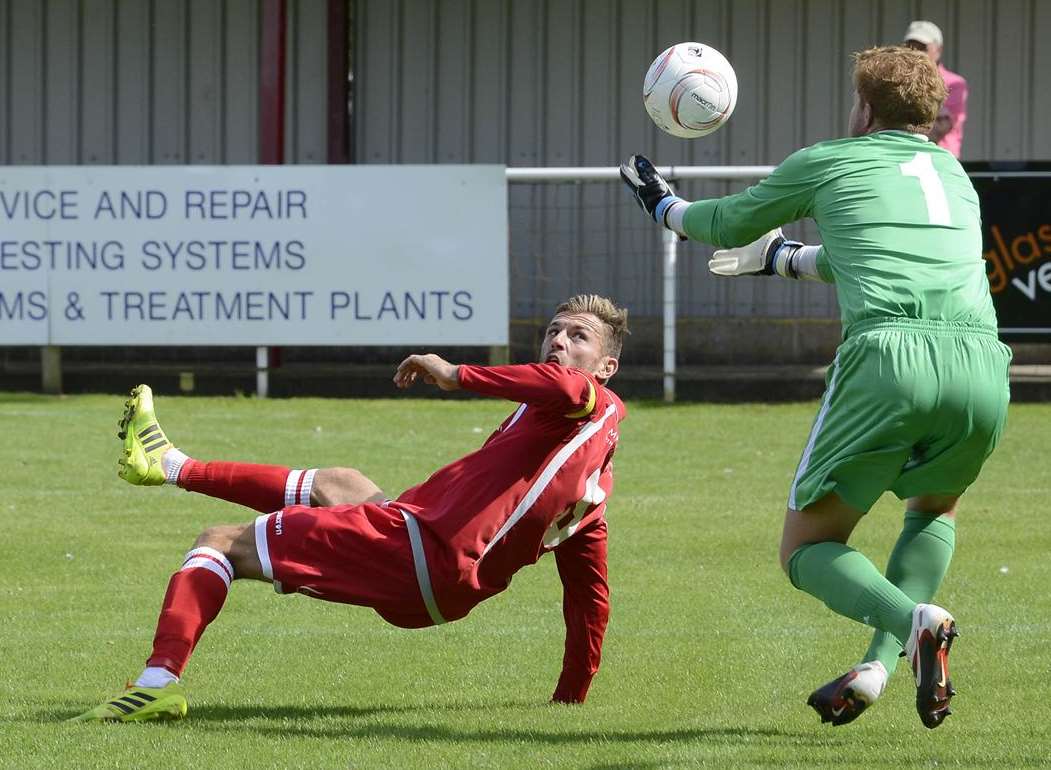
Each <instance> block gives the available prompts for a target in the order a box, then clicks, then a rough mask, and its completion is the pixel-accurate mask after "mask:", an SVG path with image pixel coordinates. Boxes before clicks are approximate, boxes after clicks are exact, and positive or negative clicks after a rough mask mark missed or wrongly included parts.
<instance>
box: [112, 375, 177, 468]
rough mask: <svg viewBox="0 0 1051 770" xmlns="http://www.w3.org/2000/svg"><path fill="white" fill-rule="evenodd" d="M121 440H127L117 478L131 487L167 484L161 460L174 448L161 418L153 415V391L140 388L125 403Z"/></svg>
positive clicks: (118, 463) (132, 392)
mask: <svg viewBox="0 0 1051 770" xmlns="http://www.w3.org/2000/svg"><path fill="white" fill-rule="evenodd" d="M119 426H120V430H119V431H118V432H117V438H119V439H122V440H123V441H124V451H123V453H122V455H121V457H120V459H119V460H117V465H118V466H120V467H119V470H118V471H117V475H118V476H120V477H121V478H122V479H124V480H125V481H127V482H128V483H129V484H135V485H137V486H146V487H153V486H157V485H159V484H163V483H164V468H163V467H162V466H161V458H162V457H164V453H165V452H167V451H168V450H169V449H171V448H172V442H170V441H169V440H168V437H167V436H165V435H164V431H163V430H161V426H160V423H158V422H157V415H155V414H154V413H153V391H152V390H150V386H149V385H139V386H138V387H136V388H135V389H133V390H132V391H131V397H130V398H129V399H128V400H127V401H125V402H124V415H123V416H122V417H121V418H120V423H119Z"/></svg>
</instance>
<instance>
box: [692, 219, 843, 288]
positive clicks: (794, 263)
mask: <svg viewBox="0 0 1051 770" xmlns="http://www.w3.org/2000/svg"><path fill="white" fill-rule="evenodd" d="M820 253H821V247H820V246H805V245H804V244H802V243H800V242H799V241H790V240H788V239H787V238H785V234H784V233H783V232H781V228H780V227H778V228H775V229H773V230H771V231H770V232H768V233H766V234H765V235H762V236H761V237H760V238H759V239H758V240H756V241H753V242H752V243H749V244H748V245H747V246H738V247H737V248H733V249H720V250H719V251H716V252H715V253H714V254H712V256H711V258H710V259H709V260H708V269H709V270H710V271H711V272H712V273H714V274H715V275H730V276H733V275H780V276H781V277H783V278H803V279H807V280H812V281H827V282H829V283H831V277H830V276H829V277H827V278H826V274H823V273H822V272H821V269H820V265H819V264H818V263H819V259H820Z"/></svg>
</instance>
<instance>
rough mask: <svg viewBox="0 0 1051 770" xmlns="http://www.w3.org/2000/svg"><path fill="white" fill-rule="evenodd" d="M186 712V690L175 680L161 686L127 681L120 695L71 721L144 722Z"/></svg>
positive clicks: (176, 716)
mask: <svg viewBox="0 0 1051 770" xmlns="http://www.w3.org/2000/svg"><path fill="white" fill-rule="evenodd" d="M184 716H186V694H185V693H184V692H183V688H182V685H181V684H179V683H178V682H169V683H168V684H166V685H165V686H164V687H136V686H135V685H132V684H129V685H128V686H127V687H126V688H125V689H124V692H122V693H121V694H120V695H117V696H115V697H113V698H111V699H110V700H108V701H106V702H105V703H102V704H100V705H98V706H95V708H93V709H91V710H90V711H85V712H84V713H83V714H81V715H80V716H76V717H73V718H72V719H70V720H69V721H70V722H146V721H149V720H152V719H182V718H183V717H184Z"/></svg>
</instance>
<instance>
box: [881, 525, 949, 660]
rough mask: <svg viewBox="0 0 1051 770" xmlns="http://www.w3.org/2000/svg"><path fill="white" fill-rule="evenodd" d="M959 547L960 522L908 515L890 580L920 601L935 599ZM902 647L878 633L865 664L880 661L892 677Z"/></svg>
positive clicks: (893, 557) (889, 569) (892, 560)
mask: <svg viewBox="0 0 1051 770" xmlns="http://www.w3.org/2000/svg"><path fill="white" fill-rule="evenodd" d="M955 547H956V519H954V518H946V517H945V516H940V515H938V514H936V513H921V512H919V511H906V512H905V526H904V527H902V530H901V535H900V536H899V537H898V542H897V543H896V544H895V545H894V550H893V551H892V552H891V554H890V561H888V562H887V580H889V581H890V582H891V583H893V584H894V585H896V586H897V587H898V588H900V589H901V590H902V591H904V592H905V594H906V595H907V596H908V597H909V598H910V599H912V600H913V601H916V602H921V603H923V604H926V603H927V602H929V601H931V600H932V599H933V598H934V594H935V592H936V591H937V590H938V586H940V585H941V582H942V578H944V577H945V572H946V570H948V569H949V562H950V561H951V560H952V552H953V549H954V548H955ZM900 653H901V644H899V643H898V640H897V639H895V638H894V637H893V636H891V635H890V634H887V633H884V632H883V631H877V632H876V633H875V635H874V636H873V637H872V643H871V644H870V645H869V649H868V652H866V653H865V657H864V658H862V660H863V661H864V662H866V663H867V662H868V661H870V660H878V661H879V662H880V663H882V664H883V665H884V666H885V667H886V669H887V673H888V674H893V673H894V669H895V668H896V667H897V665H898V656H899V654H900Z"/></svg>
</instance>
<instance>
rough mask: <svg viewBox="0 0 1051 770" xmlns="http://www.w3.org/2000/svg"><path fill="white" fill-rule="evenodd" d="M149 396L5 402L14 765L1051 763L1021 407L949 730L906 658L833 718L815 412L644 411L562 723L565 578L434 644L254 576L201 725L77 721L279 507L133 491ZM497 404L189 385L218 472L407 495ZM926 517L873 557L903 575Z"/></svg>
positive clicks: (3, 713)
mask: <svg viewBox="0 0 1051 770" xmlns="http://www.w3.org/2000/svg"><path fill="white" fill-rule="evenodd" d="M121 403H122V399H121V398H120V397H116V396H113V397H100V396H91V397H74V398H46V397H36V396H11V395H0V437H2V438H3V440H2V442H0V487H2V489H3V494H2V496H0V513H2V517H0V521H2V523H3V536H2V537H0V569H2V570H3V572H2V574H3V580H2V582H0V652H2V654H0V766H2V767H11V768H31V767H70V768H72V767H147V766H150V767H187V768H189V767H193V768H202V767H244V766H261V767H343V768H407V767H425V768H433V767H472V768H479V767H492V768H510V767H529V768H542V767H545V768H546V767H566V768H610V769H612V768H656V767H693V766H712V767H734V766H738V767H753V766H775V767H781V766H784V767H813V766H832V765H834V766H838V767H843V766H857V767H869V768H871V767H903V766H904V767H908V766H918V767H943V766H951V767H955V766H970V767H995V768H1000V767H1025V766H1028V767H1036V766H1046V765H1047V763H1048V762H1049V757H1051V737H1049V732H1048V731H1049V728H1048V725H1049V724H1051V705H1049V704H1051V684H1049V682H1051V677H1049V673H1051V653H1049V651H1048V643H1049V641H1051V591H1049V586H1051V554H1049V552H1051V535H1049V534H1048V531H1049V530H1048V521H1047V516H1048V501H1049V499H1051V463H1049V461H1048V452H1049V449H1051V406H1049V405H1018V406H1015V407H1012V411H1011V417H1010V424H1009V426H1008V430H1007V433H1006V435H1005V437H1004V441H1003V444H1002V446H1001V448H1000V449H999V450H998V451H997V453H996V454H995V455H994V456H993V457H992V459H991V460H990V461H989V463H988V465H987V466H986V470H985V472H984V474H983V476H982V477H981V478H980V479H979V481H978V483H977V484H976V485H975V486H974V488H973V489H972V490H971V491H970V492H969V493H968V495H967V497H966V498H965V500H964V504H963V506H962V509H961V513H960V527H959V533H958V547H957V552H956V559H955V561H954V563H953V565H952V567H951V569H950V572H949V576H948V578H947V580H946V583H945V585H944V586H943V589H942V591H941V594H940V595H939V599H938V600H939V603H942V604H944V605H945V606H947V607H948V608H950V609H951V610H952V611H953V612H954V613H955V614H956V617H957V620H958V621H959V624H960V628H961V630H962V633H963V635H962V636H961V638H960V640H959V642H958V644H957V645H956V646H955V647H954V648H953V679H954V681H955V683H956V685H957V688H958V690H959V692H960V694H959V696H958V697H957V699H956V700H955V701H954V704H953V705H954V710H955V714H954V715H953V716H952V717H951V718H950V719H949V720H948V721H947V723H946V724H945V725H944V726H943V727H941V728H939V729H938V730H935V731H928V730H926V729H925V728H923V727H922V725H921V724H920V722H919V719H918V718H917V716H916V714H915V711H914V709H913V698H914V687H913V685H912V682H911V679H910V676H909V672H908V671H907V669H906V667H905V666H901V667H899V669H898V671H897V673H896V674H895V676H894V677H892V680H891V684H890V687H889V689H888V692H887V693H886V694H885V695H884V697H883V698H882V699H881V700H880V701H879V702H878V703H877V704H876V705H875V706H874V707H873V708H872V709H870V710H869V711H868V713H866V714H865V715H864V716H863V717H862V718H861V719H860V720H858V721H857V722H855V723H854V724H852V725H849V726H847V727H842V728H834V729H833V728H830V727H828V726H822V725H819V724H818V719H817V717H816V716H815V715H814V713H813V712H812V711H811V710H810V709H809V708H807V707H806V706H805V705H804V701H805V699H806V696H807V694H808V693H809V692H810V691H811V689H813V688H814V687H815V686H817V685H819V684H822V683H824V682H825V681H826V680H828V679H829V678H831V677H832V676H835V675H838V674H840V673H842V672H843V671H844V670H846V668H847V667H848V666H849V665H851V664H852V663H854V662H855V661H856V660H857V659H858V657H859V656H860V654H861V653H862V652H863V650H864V649H865V647H866V644H867V641H868V637H869V634H868V632H867V631H866V630H865V629H864V628H862V627H860V626H857V625H855V624H853V623H851V622H850V621H847V620H844V619H840V618H838V617H837V616H834V615H833V614H832V613H831V612H829V611H828V610H826V609H825V608H824V607H823V606H821V605H820V604H819V603H818V602H817V601H816V600H814V599H812V598H810V597H808V596H806V595H804V594H802V593H800V592H798V591H795V590H794V589H792V587H791V586H790V585H789V583H788V581H787V580H786V579H785V578H784V576H783V575H782V574H781V572H780V569H779V567H778V565H777V545H778V540H779V536H780V527H781V517H782V514H783V510H784V500H785V497H786V492H787V489H788V486H789V483H790V481H791V475H792V472H793V470H794V467H795V463H796V460H797V458H798V456H799V452H800V450H801V448H802V446H803V443H804V441H805V439H806V436H807V432H808V430H809V426H810V421H811V419H812V416H813V414H814V412H815V409H816V407H815V405H814V404H801V405H787V406H757V405H745V406H710V405H689V406H675V407H664V406H660V405H655V404H639V403H636V404H629V409H630V412H631V414H630V415H629V419H628V420H627V421H626V422H625V423H624V424H623V426H622V442H621V448H620V451H619V453H618V456H617V460H616V474H617V485H616V490H615V493H614V496H613V498H612V500H611V504H610V508H609V514H608V516H609V521H610V538H611V540H610V568H609V572H610V581H611V585H612V591H613V614H612V619H611V622H610V627H609V631H608V633H607V637H606V646H605V656H604V663H603V668H602V670H601V672H600V673H599V675H598V677H597V678H596V680H595V683H594V685H593V686H592V689H591V694H590V698H589V701H588V703H587V704H586V705H584V706H581V707H566V706H552V705H548V704H547V699H548V697H549V696H550V693H551V691H552V689H553V687H554V684H555V680H556V678H557V675H558V672H559V669H560V665H561V657H562V634H563V626H562V619H561V612H560V600H561V588H560V585H559V582H558V578H557V575H556V572H555V565H554V560H553V559H552V558H551V557H545V558H544V559H542V560H541V561H540V563H539V564H538V565H536V566H535V567H533V568H527V569H525V570H523V571H522V572H520V573H519V574H518V575H517V576H516V577H515V580H514V584H513V585H512V586H511V588H510V589H509V590H508V591H506V592H505V593H504V594H501V595H500V596H497V597H496V598H494V599H492V600H490V601H488V602H486V603H484V604H482V605H481V606H480V607H478V608H477V609H476V610H475V611H474V612H473V613H472V614H471V615H470V616H469V617H468V618H466V619H464V620H463V621H460V622H457V623H453V624H451V625H448V626H443V627H440V628H435V629H427V630H423V631H405V630H401V629H396V628H392V627H390V626H387V625H385V624H384V623H383V622H382V621H381V620H380V618H379V617H378V616H376V615H375V614H374V613H373V612H371V611H370V610H367V609H362V608H356V607H347V606H341V605H334V604H325V603H322V602H318V601H312V600H310V599H307V598H305V597H302V596H287V597H280V596H277V595H275V594H274V592H273V591H272V590H271V589H270V588H269V587H268V586H266V585H264V584H261V583H253V584H243V583H238V584H236V585H235V586H234V588H233V590H232V591H231V594H230V597H229V599H228V601H227V604H226V607H225V609H224V610H223V612H222V614H221V615H220V617H219V619H218V620H217V621H216V622H215V623H214V624H213V625H212V627H211V628H210V629H209V630H208V631H207V633H206V634H205V636H204V638H203V640H202V642H201V644H200V645H199V647H198V649H197V653H196V655H195V656H194V658H193V660H192V661H191V663H190V667H189V669H188V671H187V675H186V677H185V681H186V683H187V686H188V690H189V694H190V713H189V718H188V719H187V720H185V721H183V722H181V723H174V724H152V725H68V724H64V723H63V722H62V720H63V719H65V718H67V717H70V716H73V715H74V714H76V713H79V712H80V711H82V710H84V709H86V708H88V707H90V706H93V705H95V704H97V703H99V702H101V701H102V700H103V699H104V698H106V697H109V696H111V695H113V694H115V693H116V692H117V691H118V690H119V689H120V687H121V686H122V684H123V682H124V680H125V679H126V678H128V677H134V676H135V675H137V674H138V672H139V670H140V669H141V665H142V662H143V660H144V659H145V657H146V655H147V653H148V651H149V645H150V639H151V638H152V633H153V625H154V622H155V620H156V615H157V611H158V608H159V606H160V600H161V597H162V595H163V592H164V587H165V584H166V581H167V579H168V576H169V575H170V573H171V571H172V570H174V569H176V568H177V567H178V565H179V563H180V560H181V557H182V554H183V553H184V552H185V551H186V550H187V549H188V547H189V546H190V544H191V543H192V541H193V539H194V538H195V537H196V535H197V534H198V533H199V531H200V530H201V529H203V528H204V527H206V526H209V525H212V524H221V523H234V522H244V521H248V520H250V519H251V518H252V516H253V514H252V512H250V511H248V510H245V509H239V508H237V507H235V506H232V505H230V504H228V503H222V502H220V501H215V500H209V499H206V498H203V497H200V496H196V495H190V494H186V493H184V492H181V491H176V490H173V489H171V488H164V489H136V488H133V487H130V486H128V485H126V484H124V483H123V482H121V481H119V480H118V479H117V477H116V458H117V453H118V449H119V444H118V441H117V440H116V438H115V437H114V434H115V431H116V422H117V419H118V417H119V416H120V412H121ZM509 410H510V406H509V405H508V404H505V403H498V402H493V401H481V400H478V401H456V402H440V401H414V400H410V399H403V400H391V401H326V400H293V401H274V402H258V401H254V400H250V399H203V398H202V399H180V398H167V397H160V398H159V399H158V412H159V415H160V417H161V421H162V424H163V425H164V426H165V427H166V429H167V430H168V433H169V435H170V436H171V437H172V438H173V439H174V440H175V441H176V443H177V444H178V445H179V446H180V447H182V448H184V449H185V450H186V451H188V452H190V453H191V454H192V455H194V456H196V457H200V458H202V459H210V458H221V459H241V460H250V461H257V462H276V463H282V464H288V465H293V466H294V467H304V466H307V467H309V466H313V465H321V466H324V465H354V466H357V467H359V468H361V469H362V470H363V471H364V472H365V473H367V474H369V475H370V476H372V477H373V478H374V479H375V480H376V481H377V482H378V483H379V484H380V485H381V486H382V487H383V488H384V489H385V490H387V491H388V492H389V493H394V494H396V493H397V492H400V491H401V489H403V488H404V487H406V486H408V485H410V484H412V483H415V482H417V481H419V480H420V479H422V478H424V477H425V476H426V475H427V474H428V473H429V472H430V471H432V470H433V469H435V468H436V467H437V466H438V465H439V464H441V463H445V462H447V461H450V460H452V459H454V458H456V457H458V456H460V455H461V454H463V453H465V452H467V451H469V450H471V449H473V448H474V447H476V446H477V445H478V444H479V442H480V441H481V440H483V439H484V437H485V436H486V435H487V434H488V432H489V430H490V429H491V428H492V427H493V426H494V425H495V424H496V423H497V422H498V421H499V420H500V419H501V418H502V417H503V416H504V415H506V414H507V413H508V411H509ZM901 510H902V509H901V505H900V504H899V503H898V502H897V501H896V500H894V499H893V498H891V497H885V498H884V499H883V500H882V501H881V502H880V504H879V505H878V506H877V507H876V509H875V510H873V512H872V513H871V514H870V515H869V517H868V518H867V519H866V520H865V521H864V522H863V523H862V524H861V526H860V527H859V530H858V532H857V534H856V535H855V540H854V541H853V543H852V544H853V545H855V546H856V547H858V548H859V549H861V550H862V551H864V552H866V553H867V554H869V555H870V556H871V557H873V558H874V560H875V561H876V562H877V563H878V564H880V565H882V564H884V563H885V560H886V558H887V555H888V554H889V552H890V549H891V547H892V545H893V542H894V539H895V537H896V536H897V531H898V528H899V526H900V519H901Z"/></svg>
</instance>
